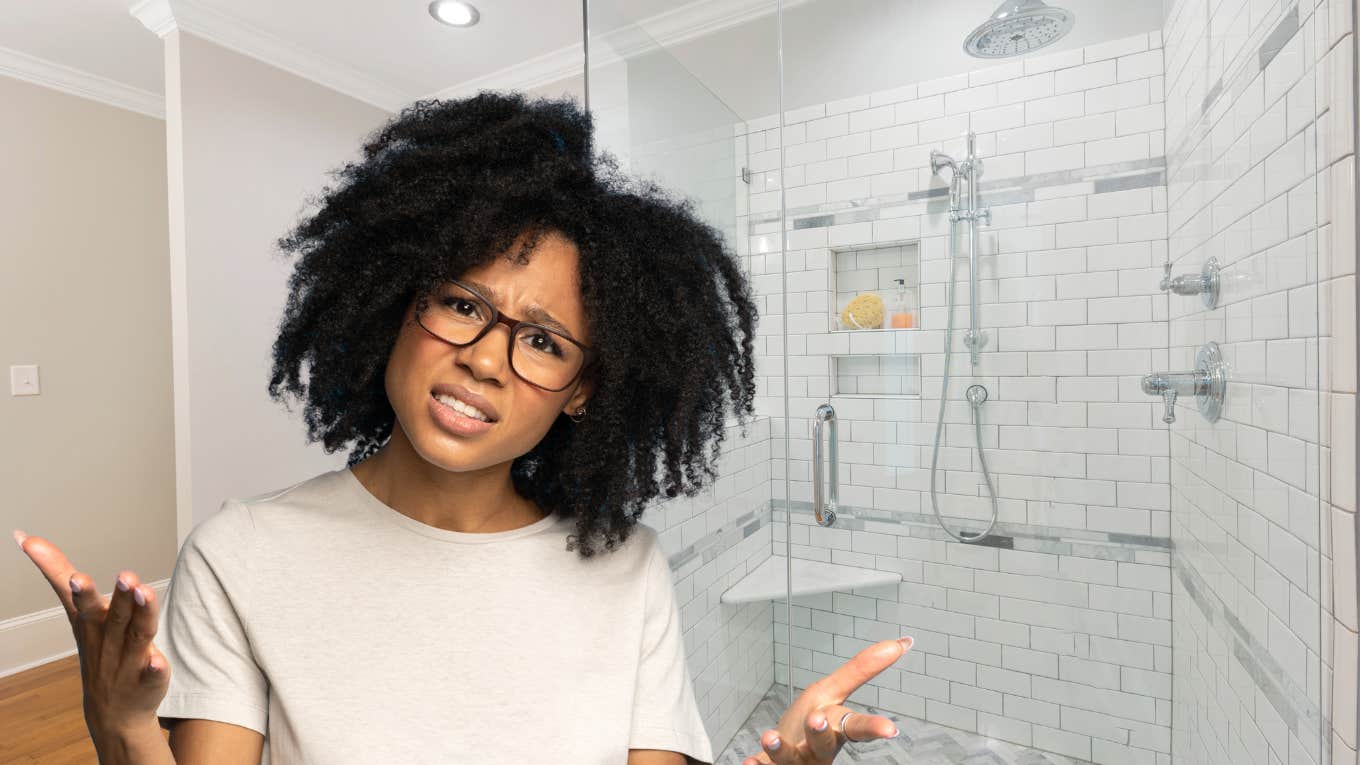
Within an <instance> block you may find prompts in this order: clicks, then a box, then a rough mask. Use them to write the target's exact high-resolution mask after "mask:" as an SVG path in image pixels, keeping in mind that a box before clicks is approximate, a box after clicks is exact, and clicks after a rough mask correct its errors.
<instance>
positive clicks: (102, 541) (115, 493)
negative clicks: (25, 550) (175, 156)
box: [0, 77, 177, 669]
mask: <svg viewBox="0 0 1360 765" xmlns="http://www.w3.org/2000/svg"><path fill="white" fill-rule="evenodd" d="M0 104H4V113H5V118H4V119H3V120H0V146H3V147H4V149H3V151H0V373H3V381H4V385H5V389H4V395H0V518H3V519H4V528H3V530H4V532H5V535H6V536H8V535H9V531H10V529H12V528H16V527H17V528H21V529H23V530H24V531H27V532H28V533H30V534H36V535H39V536H43V537H47V538H49V539H51V540H52V541H53V542H55V543H57V544H58V545H59V546H61V547H62V549H63V550H65V552H66V553H67V555H68V556H69V557H70V558H71V560H72V561H73V562H74V563H75V565H76V566H77V567H79V568H80V569H81V570H82V571H85V572H87V573H89V574H91V575H92V576H94V577H95V579H96V581H98V582H99V583H100V586H101V588H105V587H106V585H105V583H107V584H108V585H112V582H113V579H114V577H115V576H116V575H117V572H118V570H119V569H120V568H123V567H129V568H133V569H135V570H136V571H137V572H138V573H139V574H140V575H141V576H142V578H143V579H144V580H153V579H163V578H165V577H168V576H169V575H170V570H171V567H172V566H173V564H174V561H175V551H176V547H177V545H176V536H175V525H174V519H175V508H174V498H175V493H174V456H173V452H172V438H171V436H172V428H173V425H172V419H171V376H170V299H169V289H168V287H169V278H168V270H167V269H168V250H167V236H166V183H165V123H164V122H162V121H161V120H158V119H155V118H153V117H148V116H145V115H143V114H138V113H136V112H132V111H127V110H124V109H118V108H115V107H112V106H108V105H105V104H102V103H99V102H97V101H92V100H89V99H84V98H79V97H76V96H72V95H68V94H66V93H62V92H59V91H56V90H52V89H50V88H45V87H41V86H38V85H33V84H30V83H28V82H24V81H21V80H17V79H10V78H7V77H0ZM13 364H37V365H39V368H40V375H41V386H42V394H41V395H39V396H22V397H16V396H10V395H9V387H8V382H9V367H10V365H13ZM7 544H10V545H12V544H13V543H12V542H8V543H7ZM105 591H107V589H105ZM57 605H58V603H57V600H56V598H55V596H54V595H53V593H52V590H51V589H50V588H49V587H48V586H47V585H46V583H45V582H44V580H43V579H42V577H41V575H40V574H39V572H38V570H37V568H36V567H35V566H34V565H33V564H32V562H30V561H29V560H28V558H26V557H25V556H24V555H23V554H22V553H20V552H19V551H18V549H17V548H13V547H11V551H10V552H9V553H7V554H5V555H0V621H3V620H5V619H11V618H14V617H18V616H20V615H25V614H30V613H32V612H35V611H40V610H44V609H49V608H54V607H56V606H57ZM67 633H68V634H69V627H67ZM10 658H11V657H10V656H0V663H2V664H5V665H7V664H9V663H10V662H9V661H8V659H10ZM0 669H3V667H0Z"/></svg>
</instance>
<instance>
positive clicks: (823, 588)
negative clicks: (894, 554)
mask: <svg viewBox="0 0 1360 765" xmlns="http://www.w3.org/2000/svg"><path fill="white" fill-rule="evenodd" d="M900 581H902V575H901V574H899V573H897V572H895V571H877V570H875V569H871V568H859V567H858V566H846V565H843V564H839V563H823V562H821V561H816V560H805V559H803V558H794V559H793V594H794V595H814V594H816V593H819V592H849V591H850V590H853V589H855V588H856V587H870V586H873V585H878V584H896V583H897V582H900ZM787 582H788V564H787V562H786V558H785V556H783V555H772V556H770V557H769V558H766V559H765V561H764V562H763V563H761V564H760V565H759V566H757V567H756V569H755V570H754V571H752V572H751V573H749V574H747V575H746V576H744V577H742V580H741V581H739V582H737V583H736V584H734V585H732V586H731V587H729V588H728V589H727V591H726V592H724V593H723V594H722V598H721V600H722V602H723V603H754V602H757V601H762V600H783V599H784V597H785V594H786V591H787V584H786V583H787Z"/></svg>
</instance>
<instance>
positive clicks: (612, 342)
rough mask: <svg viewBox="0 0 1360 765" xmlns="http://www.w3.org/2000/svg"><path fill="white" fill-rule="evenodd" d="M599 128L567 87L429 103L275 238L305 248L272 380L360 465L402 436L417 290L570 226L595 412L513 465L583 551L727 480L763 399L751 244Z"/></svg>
mask: <svg viewBox="0 0 1360 765" xmlns="http://www.w3.org/2000/svg"><path fill="white" fill-rule="evenodd" d="M592 132H593V123H592V119H591V116H590V115H589V114H588V113H585V112H583V111H582V110H581V109H580V108H579V106H578V105H577V103H576V101H575V100H574V99H572V98H570V97H566V98H563V99H561V100H554V99H547V98H541V97H540V98H530V97H529V96H527V95H525V94H522V93H516V92H495V91H483V92H481V93H479V94H478V95H476V96H473V97H469V98H465V99H457V100H438V99H427V100H420V101H416V102H414V103H412V104H410V105H409V106H407V107H406V108H404V109H403V110H402V111H401V112H400V113H399V114H398V115H396V116H395V117H393V118H392V119H391V120H390V121H389V122H388V123H387V124H385V125H384V126H382V127H381V128H379V129H378V130H376V131H375V132H374V133H372V134H370V135H369V136H368V137H367V139H366V140H365V142H364V145H363V158H362V160H361V161H357V162H349V163H346V164H344V165H343V166H342V167H341V168H339V169H336V170H332V171H331V172H330V175H331V177H332V178H334V179H336V180H337V181H338V183H337V184H336V185H335V186H333V187H332V186H326V187H323V189H322V191H321V192H320V194H319V195H317V196H315V197H312V198H309V199H308V200H307V202H308V203H309V204H317V205H319V207H318V209H317V210H316V211H315V212H314V213H313V214H311V215H310V216H307V217H305V218H303V219H302V220H301V222H299V223H298V224H297V226H296V227H295V228H294V229H292V230H291V231H290V232H289V233H288V234H287V235H285V236H283V237H281V238H280V239H279V240H278V242H277V244H278V246H279V248H280V249H281V250H282V251H283V252H284V253H285V254H286V253H295V254H296V255H297V256H298V257H297V262H296V264H295V266H294V270H293V273H292V276H291V277H290V279H289V296H288V301H287V305H286V306H285V308H284V313H283V317H282V319H281V320H280V322H279V332H278V337H277V339H276V340H275V342H274V347H273V358H274V363H273V370H272V372H271V377H270V380H269V394H270V396H271V398H273V399H274V400H275V401H282V402H283V403H284V406H285V408H287V409H289V411H291V407H289V406H288V404H287V401H286V400H285V398H284V396H285V394H291V395H292V396H295V397H297V398H298V399H300V400H301V401H303V402H304V404H305V408H304V418H305V421H306V423H307V431H308V433H307V437H308V440H309V441H321V442H322V444H323V445H324V448H325V450H326V452H327V453H330V452H335V451H337V450H339V449H341V448H344V447H345V446H346V445H347V444H352V446H351V451H350V454H349V457H348V464H349V465H351V466H352V465H354V464H356V463H358V462H360V461H361V460H363V459H364V458H366V457H367V456H368V455H370V454H372V453H373V452H375V451H376V450H377V449H378V448H379V447H381V446H382V445H383V444H384V443H385V442H386V440H387V438H388V436H389V435H390V434H391V432H392V428H393V424H394V422H395V420H396V415H395V412H394V411H393V410H392V407H391V404H390V403H389V401H388V399H387V395H386V390H385V387H384V370H385V367H386V364H387V360H388V357H389V355H390V352H391V349H392V347H393V345H394V343H395V342H396V337H397V334H398V332H399V331H400V329H401V323H402V320H403V318H404V317H405V313H406V309H407V307H408V306H409V305H410V303H411V301H412V300H413V299H416V298H425V297H428V296H431V295H433V294H434V291H435V289H436V288H438V287H439V286H440V285H442V284H443V283H445V282H447V281H448V280H449V279H456V278H458V277H459V276H460V275H461V274H463V272H464V271H466V270H468V269H470V268H474V267H476V266H479V265H483V264H487V263H490V262H492V261H493V260H494V259H495V258H497V257H516V258H518V259H519V262H526V261H527V258H528V256H529V253H530V251H531V250H532V249H533V248H534V247H535V246H536V244H537V242H538V239H539V237H541V236H542V235H543V234H545V233H549V232H556V233H558V234H560V235H562V236H564V237H565V238H567V239H568V240H570V241H572V242H573V243H574V244H575V245H576V247H577V249H578V251H579V253H580V258H579V263H580V265H579V269H580V274H579V277H580V285H581V293H582V294H581V298H582V304H583V305H584V307H585V312H586V318H587V324H588V328H589V330H588V331H589V336H590V338H591V345H592V347H593V348H595V349H596V350H597V353H598V357H597V358H596V360H595V362H594V363H593V364H592V365H591V366H590V367H589V368H588V369H587V370H586V373H585V374H587V375H588V376H589V379H591V380H592V382H593V384H594V390H593V395H592V396H591V399H590V413H591V414H590V416H589V417H587V418H585V419H584V420H583V421H582V422H580V423H576V422H573V421H572V420H571V419H570V418H569V417H566V416H561V415H559V417H558V418H557V420H556V422H554V423H553V425H552V426H551V428H549V430H548V432H547V434H546V435H545V436H544V437H543V439H542V440H541V441H540V442H539V443H538V444H537V445H536V446H535V447H534V448H533V449H532V450H530V451H529V452H528V453H526V454H523V455H521V456H519V457H517V458H516V459H515V460H514V462H513V463H512V466H511V476H512V479H513V482H514V485H515V489H516V491H517V492H518V493H520V494H521V495H522V496H524V497H526V498H528V499H530V500H532V501H534V502H536V503H537V504H538V505H539V506H540V507H542V508H544V509H545V510H548V511H550V512H553V513H556V514H561V515H565V516H567V517H573V518H575V519H576V529H575V532H576V533H575V534H574V535H573V536H572V537H569V541H568V545H567V549H568V550H572V549H573V545H576V546H577V549H579V553H580V555H581V556H582V557H584V558H589V557H591V556H592V555H593V554H594V552H595V543H596V542H597V541H602V542H603V543H604V545H605V548H606V549H607V550H610V551H613V550H614V549H615V548H616V547H617V545H618V544H620V543H621V542H623V541H624V540H626V539H627V538H628V536H629V535H630V532H631V529H632V527H633V526H635V525H636V524H637V522H638V519H639V517H640V516H641V514H642V512H643V510H644V509H645V507H646V505H647V504H648V502H649V501H650V500H652V499H653V498H655V497H657V496H658V495H659V494H660V493H661V485H660V484H661V483H662V482H664V484H665V494H666V496H668V497H674V496H676V494H678V493H682V492H683V493H684V494H685V495H687V496H694V495H695V494H697V493H698V491H699V490H700V489H701V488H703V486H704V485H705V484H706V483H707V482H709V481H712V480H716V478H717V472H716V469H715V467H714V463H716V462H717V461H718V459H719V456H720V453H721V449H720V446H721V443H722V440H723V436H724V428H725V424H726V423H725V419H726V411H727V410H728V408H729V407H730V408H731V410H732V411H733V412H734V414H735V415H736V416H737V417H738V418H739V420H740V424H741V427H742V434H743V435H745V432H746V427H747V425H748V424H749V423H748V422H747V420H746V418H747V417H749V416H753V415H754V413H755V409H754V404H753V400H754V397H755V382H754V355H753V353H752V345H753V338H754V335H755V325H756V322H757V319H758V317H757V312H756V306H755V302H754V300H753V298H752V295H751V288H750V285H749V284H748V282H747V279H746V275H745V273H744V271H743V270H742V267H741V264H740V261H739V259H738V258H737V257H736V256H735V255H734V254H733V253H731V251H730V250H729V249H728V248H727V247H726V245H725V244H724V240H723V238H722V235H721V233H719V232H718V231H717V230H716V229H715V228H714V227H712V226H711V225H709V224H708V223H706V222H704V221H703V220H702V219H701V218H700V217H699V216H698V215H697V214H696V213H695V211H694V203H693V201H692V200H690V199H688V198H684V197H678V196H676V195H673V194H672V193H670V192H668V191H667V190H665V189H663V188H661V187H660V186H658V185H657V184H656V183H655V182H653V181H650V180H643V179H636V178H630V177H628V176H626V175H625V174H623V173H621V172H620V171H619V170H618V167H617V166H618V162H617V160H616V159H615V158H614V157H613V156H612V155H610V154H609V153H608V152H599V153H597V152H596V151H595V150H594V148H593V141H592ZM526 233H527V235H528V236H527V237H526V239H524V240H523V244H522V245H521V247H520V248H519V250H517V251H515V252H513V253H512V252H510V247H512V246H513V244H514V242H515V241H516V239H517V237H518V236H519V235H521V234H526ZM304 362H305V363H306V364H307V366H308V375H307V379H306V380H305V381H304V380H303V373H302V367H303V365H304Z"/></svg>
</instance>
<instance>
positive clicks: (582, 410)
mask: <svg viewBox="0 0 1360 765" xmlns="http://www.w3.org/2000/svg"><path fill="white" fill-rule="evenodd" d="M585 413H586V408H585V407H584V406H583V407H581V408H580V409H577V410H576V414H578V415H580V416H579V417H572V418H571V421H572V422H580V421H581V420H584V419H585Z"/></svg>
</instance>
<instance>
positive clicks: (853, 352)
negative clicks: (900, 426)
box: [808, 240, 921, 398]
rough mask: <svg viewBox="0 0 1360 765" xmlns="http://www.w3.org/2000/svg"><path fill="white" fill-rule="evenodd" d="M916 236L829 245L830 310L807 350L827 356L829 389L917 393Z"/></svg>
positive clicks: (859, 392) (879, 393) (844, 392)
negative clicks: (902, 238) (839, 245)
mask: <svg viewBox="0 0 1360 765" xmlns="http://www.w3.org/2000/svg"><path fill="white" fill-rule="evenodd" d="M920 252H921V251H920V243H919V242H918V241H915V240H911V241H898V242H891V243H875V244H872V245H860V246H855V247H844V248H835V247H833V248H831V250H830V257H829V259H828V260H829V263H830V269H829V273H828V279H829V281H830V284H829V289H830V294H831V298H832V301H831V302H832V310H831V311H830V312H828V315H827V331H826V333H825V334H824V335H821V336H816V335H814V336H809V338H808V353H810V354H814V353H825V354H826V355H827V357H828V359H829V361H830V365H831V369H830V373H831V375H830V376H831V382H832V385H833V386H834V389H833V390H832V391H831V395H833V396H873V397H882V396H908V397H913V398H914V397H917V396H920V395H921V360H920V356H919V351H918V350H917V348H916V344H917V343H916V338H917V328H918V327H919V326H920V316H921V310H920V306H921V302H920V277H921V255H920Z"/></svg>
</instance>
